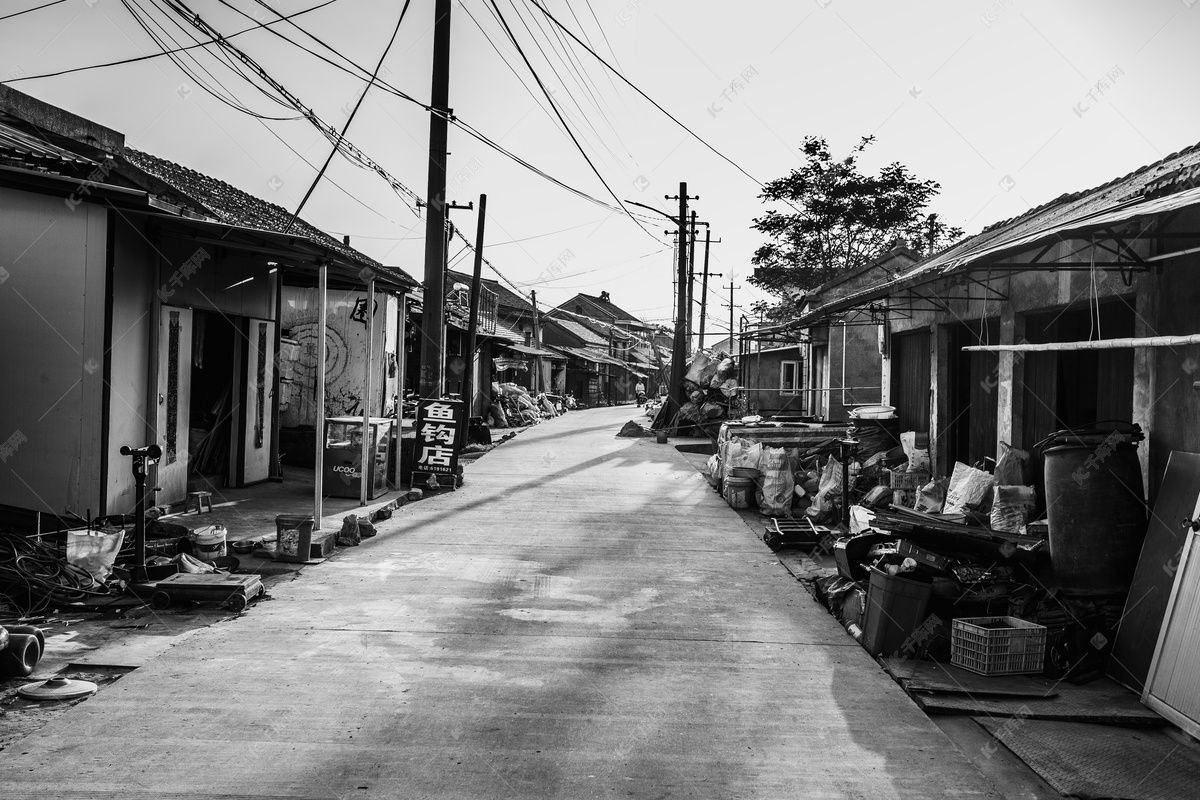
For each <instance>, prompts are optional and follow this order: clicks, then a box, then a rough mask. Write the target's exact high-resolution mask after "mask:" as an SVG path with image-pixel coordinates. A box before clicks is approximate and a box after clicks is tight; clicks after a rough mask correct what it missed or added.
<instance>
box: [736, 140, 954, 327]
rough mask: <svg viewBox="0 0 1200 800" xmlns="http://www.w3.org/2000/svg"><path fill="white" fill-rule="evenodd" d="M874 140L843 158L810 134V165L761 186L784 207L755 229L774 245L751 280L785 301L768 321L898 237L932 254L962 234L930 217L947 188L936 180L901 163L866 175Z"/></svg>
mask: <svg viewBox="0 0 1200 800" xmlns="http://www.w3.org/2000/svg"><path fill="white" fill-rule="evenodd" d="M874 141H875V137H874V136H865V137H863V138H862V140H861V141H859V143H858V144H857V145H856V146H855V147H854V149H853V150H851V152H850V155H849V156H847V157H846V158H844V159H842V160H840V161H838V160H835V159H834V158H833V156H832V155H831V154H830V152H829V143H828V142H826V141H825V139H823V138H820V137H817V136H808V137H805V139H804V147H803V150H804V155H805V159H806V161H805V163H804V165H803V166H801V167H799V168H797V169H794V170H792V172H791V174H789V175H787V176H785V177H783V178H778V179H776V180H773V181H770V182H769V183H767V184H766V186H765V187H764V188H763V191H762V194H760V195H759V197H760V198H761V199H762V200H763V202H764V203H771V204H783V205H785V206H786V209H785V210H783V211H780V210H778V209H776V208H769V209H768V210H767V212H766V214H764V215H763V216H761V217H758V218H757V219H755V220H754V226H753V227H754V228H755V229H756V230H758V231H760V232H762V233H764V234H766V235H767V236H768V237H769V240H768V241H767V243H766V244H764V245H763V246H762V247H760V248H758V250H757V251H756V252H755V254H754V257H753V259H751V263H753V264H754V266H755V270H754V275H753V276H752V277H751V278H750V282H751V283H753V284H754V285H756V286H759V287H761V288H763V289H766V290H767V291H769V292H771V293H772V294H775V295H778V296H780V297H782V298H784V299H785V302H784V303H783V304H782V306H775V307H774V308H771V309H767V310H768V313H769V314H770V316H772V317H775V318H786V317H787V316H790V314H791V313H794V311H795V310H796V309H795V308H794V298H795V296H797V295H800V294H804V293H806V292H807V291H808V290H810V289H813V288H815V287H817V286H820V285H821V284H823V283H825V282H826V281H828V280H830V279H832V278H835V277H837V276H838V275H840V274H842V273H844V272H847V271H849V270H853V269H855V268H857V267H861V266H863V265H865V264H868V263H870V262H871V261H872V260H873V259H875V258H876V257H878V256H879V255H880V254H881V253H882V252H883V251H884V250H886V249H887V248H888V247H890V246H892V245H893V244H894V243H895V242H896V241H897V240H901V241H903V242H904V243H906V244H908V245H909V247H911V248H912V249H914V250H916V251H917V252H919V253H922V254H932V253H934V252H937V251H938V250H940V249H942V248H943V247H945V246H947V245H949V244H950V243H952V242H953V241H955V240H957V239H958V238H959V237H961V236H962V230H961V229H960V228H953V227H949V226H947V225H945V224H944V223H943V222H942V221H941V220H940V219H939V218H938V215H937V214H927V213H926V212H925V208H926V206H927V205H928V204H929V202H930V201H931V200H932V199H933V198H934V197H936V196H937V194H938V190H939V189H941V185H940V184H938V183H937V181H933V180H918V179H917V178H916V176H914V175H913V174H912V173H911V172H909V170H908V168H907V167H905V166H903V165H902V164H899V163H892V164H889V165H887V166H886V167H883V168H882V169H881V170H880V171H879V173H878V174H877V175H865V174H863V173H862V171H861V170H860V169H859V166H858V158H859V156H860V155H861V154H862V153H863V151H865V150H866V149H867V147H868V146H869V145H870V144H871V143H872V142H874Z"/></svg>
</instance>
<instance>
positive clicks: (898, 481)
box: [888, 469, 929, 489]
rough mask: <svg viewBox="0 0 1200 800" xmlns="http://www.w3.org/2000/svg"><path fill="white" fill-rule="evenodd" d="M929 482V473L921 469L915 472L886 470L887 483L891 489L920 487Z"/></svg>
mask: <svg viewBox="0 0 1200 800" xmlns="http://www.w3.org/2000/svg"><path fill="white" fill-rule="evenodd" d="M927 483H929V473H928V472H927V471H925V470H923V469H919V470H917V471H916V472H899V471H897V472H893V471H890V470H889V471H888V485H889V486H891V487H892V488H893V489H920V488H921V487H922V486H924V485H925V484H927Z"/></svg>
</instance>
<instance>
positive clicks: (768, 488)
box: [757, 447, 796, 517]
mask: <svg viewBox="0 0 1200 800" xmlns="http://www.w3.org/2000/svg"><path fill="white" fill-rule="evenodd" d="M758 468H759V470H760V471H761V472H762V477H761V478H760V479H759V481H758V492H757V494H758V509H759V510H760V511H761V512H762V513H763V514H766V515H767V516H768V517H778V516H782V515H785V514H787V513H788V511H789V510H790V509H791V507H792V493H793V491H794V490H795V487H796V482H795V479H794V478H793V477H792V470H791V468H790V467H789V465H788V457H787V451H786V450H784V449H783V448H782V447H768V448H765V449H764V450H763V451H762V455H761V456H760V458H759V460H758Z"/></svg>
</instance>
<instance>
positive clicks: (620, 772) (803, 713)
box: [0, 408, 998, 800]
mask: <svg viewBox="0 0 1200 800" xmlns="http://www.w3.org/2000/svg"><path fill="white" fill-rule="evenodd" d="M635 414H636V412H635V411H634V410H633V409H630V408H624V409H598V410H592V411H580V412H574V413H571V414H569V415H567V416H565V417H562V418H559V419H556V420H551V421H547V422H546V423H544V424H542V425H539V426H537V427H536V428H534V429H531V430H530V431H527V432H525V433H523V434H522V435H521V436H519V437H518V438H516V439H514V440H512V441H510V442H508V443H506V444H504V445H503V446H502V447H500V448H498V449H497V450H495V451H494V452H492V453H489V454H488V455H487V456H485V457H484V458H482V459H480V460H479V461H477V462H475V463H474V464H472V465H471V466H470V467H469V471H468V474H467V484H466V486H464V487H463V488H462V489H461V490H459V491H458V492H455V493H453V494H449V495H445V496H441V497H437V498H433V499H430V500H426V501H423V502H421V503H416V504H413V505H410V506H407V507H405V508H403V509H401V510H400V511H399V512H397V514H396V516H395V517H393V518H392V520H390V521H388V522H385V523H383V525H382V526H381V527H382V533H381V535H380V536H378V537H376V538H374V539H370V540H367V542H366V543H364V544H363V545H362V546H361V547H358V548H353V549H348V550H344V551H341V552H340V553H339V554H338V555H337V556H336V557H334V558H333V559H331V560H329V561H327V562H325V563H323V564H320V565H317V566H313V567H309V568H307V569H305V570H304V572H303V573H302V575H301V576H300V577H299V578H298V579H297V580H295V581H293V582H291V583H288V584H285V585H283V586H281V587H278V588H277V589H276V590H275V591H274V592H273V595H274V599H273V600H271V601H269V602H261V603H259V604H257V605H256V606H254V607H252V608H251V609H250V610H249V611H248V613H246V614H245V615H244V616H243V617H241V618H239V619H236V620H230V621H226V622H222V623H219V624H217V625H214V626H213V627H211V628H208V629H206V630H203V631H201V632H199V633H197V634H195V635H193V636H191V637H189V638H188V639H187V640H186V641H184V642H182V643H181V644H179V645H178V646H176V647H174V648H172V649H171V650H169V651H168V652H166V653H165V654H163V655H161V656H159V657H158V658H156V659H154V660H152V661H151V662H150V663H148V664H147V665H145V666H143V667H141V668H140V669H138V670H136V671H135V672H133V673H131V674H129V675H128V676H126V677H124V678H122V679H121V680H120V681H118V682H117V683H115V684H113V685H112V686H109V687H106V688H104V689H103V690H102V691H101V692H100V694H98V695H97V696H95V697H93V698H92V699H90V700H87V701H86V702H83V703H81V704H80V705H78V706H77V707H75V708H74V709H72V710H71V711H70V712H69V713H67V714H64V715H62V716H61V717H60V718H58V719H56V720H55V721H54V722H52V723H50V724H49V725H47V726H46V727H45V728H43V729H42V730H41V731H39V732H38V733H36V734H34V735H32V736H30V737H28V738H26V739H23V740H21V741H19V742H17V743H15V744H14V745H13V746H12V747H10V748H9V749H8V750H7V751H5V752H3V753H0V798H5V799H6V800H16V798H26V797H28V798H64V799H67V800H70V799H73V798H81V797H122V798H128V797H134V798H137V797H146V798H183V797H187V798H210V797H221V798H226V797H261V798H275V797H303V798H335V797H336V798H364V800H365V799H366V798H425V797H429V798H472V799H475V798H505V797H513V798H542V797H556V798H591V797H622V798H628V797H636V798H659V797H695V798H722V799H724V798H750V797H754V798H786V797H797V798H801V797H802V798H826V797H828V798H844V797H855V798H871V800H878V799H879V798H890V797H905V798H932V797H950V796H952V797H997V796H998V795H996V794H994V793H993V790H992V789H991V788H990V787H989V786H988V785H987V782H986V781H985V780H984V779H983V778H982V777H981V776H980V774H979V773H978V772H976V771H975V770H974V768H973V767H971V766H970V765H969V763H968V761H967V759H966V758H965V757H964V756H963V755H962V754H960V753H959V752H958V751H957V750H956V749H955V747H954V746H953V745H952V744H951V743H950V741H949V740H948V739H947V738H946V737H945V736H944V735H943V734H942V733H940V732H939V731H938V729H937V728H936V727H935V726H934V725H933V724H932V723H931V722H930V721H929V720H928V719H927V718H926V717H925V716H924V715H923V714H922V713H921V712H920V711H919V710H918V709H917V708H916V707H915V706H914V705H913V704H912V703H911V702H910V701H909V700H908V698H907V697H905V696H904V694H903V693H902V692H901V690H900V689H899V687H898V686H896V685H895V684H894V683H893V682H892V681H891V680H890V679H889V678H888V677H887V676H886V675H885V674H884V673H883V672H882V671H881V670H880V669H879V668H878V667H877V666H876V664H875V663H874V661H873V660H872V659H871V658H870V657H869V656H868V655H867V654H866V653H865V652H864V651H863V650H862V649H861V648H860V647H859V646H858V645H857V644H855V643H854V641H853V640H851V639H850V638H849V637H848V636H847V635H846V634H845V633H844V632H843V631H842V630H841V628H840V627H839V626H838V625H837V624H836V623H835V622H834V620H833V619H832V618H831V617H830V616H829V615H828V614H827V613H826V612H825V611H824V609H822V608H821V607H820V606H818V605H817V604H815V603H814V602H813V601H812V600H811V599H810V598H809V596H808V594H807V593H806V592H805V591H804V590H803V588H802V587H801V586H799V585H798V584H797V583H796V581H795V580H794V579H793V578H791V576H790V575H788V573H787V572H786V571H785V570H784V569H783V567H782V566H780V565H779V564H778V562H777V561H776V559H775V558H774V557H773V556H772V554H771V553H770V552H769V551H768V550H767V549H766V548H765V547H764V546H763V545H762V543H761V542H760V541H757V540H756V539H755V537H754V533H753V532H751V531H750V530H748V529H747V528H746V526H745V525H744V524H743V523H742V522H741V520H740V518H739V517H738V516H737V515H736V514H735V513H734V512H732V511H731V510H730V509H729V508H727V507H726V506H725V505H724V503H722V501H721V499H720V498H719V497H718V496H717V495H716V494H715V493H713V492H712V491H711V490H710V489H709V488H708V486H707V484H706V483H705V482H704V480H703V479H702V477H701V476H700V475H698V474H697V473H696V471H695V470H694V469H693V468H691V467H690V466H688V464H687V462H686V460H685V459H684V458H683V457H682V456H681V455H680V454H679V453H678V452H676V451H675V449H674V448H673V447H670V446H664V445H658V444H656V443H655V442H654V440H653V439H617V438H615V437H614V434H615V433H616V431H617V430H618V429H619V428H620V426H621V424H622V423H624V422H625V421H626V420H628V419H630V418H631V417H632V416H634V415H635Z"/></svg>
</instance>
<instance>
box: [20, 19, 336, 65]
mask: <svg viewBox="0 0 1200 800" xmlns="http://www.w3.org/2000/svg"><path fill="white" fill-rule="evenodd" d="M58 1H59V2H66V0H58ZM336 2H337V0H325V2H323V3H320V4H318V5H315V6H312V7H311V8H305V9H303V10H301V11H296V12H294V13H292V14H288V15H287V16H286V17H282V18H281V19H276V20H271V21H270V22H258V23H256V24H255V25H252V26H251V27H249V28H243V29H242V30H240V31H235V32H234V33H231V34H229V35H228V36H226V37H224V38H226V39H232V38H234V37H235V36H241V35H242V34H243V33H250V32H251V31H256V30H258V29H259V28H267V29H269V28H270V26H271V25H276V24H278V23H280V22H283V21H284V20H290V19H292V18H293V17H299V16H302V15H304V14H308V13H310V12H312V11H316V10H317V9H319V8H324V7H325V6H327V5H330V4H332V3H336ZM43 8H44V6H43ZM30 10H31V11H32V10H34V9H30ZM13 16H15V15H13ZM212 44H216V40H215V39H210V40H209V41H207V42H200V43H198V44H190V45H188V46H186V47H180V48H177V49H174V50H166V51H161V52H158V53H149V54H145V55H140V56H134V57H132V58H122V59H118V60H117V61H105V62H104V63H102V64H85V65H84V66H82V67H71V68H69V69H61V70H58V71H57V72H43V73H40V74H38V75H22V76H20V77H17V78H8V79H7V80H4V81H0V83H16V82H17V81H34V80H38V79H41V78H57V77H59V76H61V75H71V74H73V73H76V72H86V71H88V70H93V69H106V68H108V67H120V66H124V65H125V64H136V63H138V62H139V61H150V60H151V59H155V58H163V57H164V56H170V55H173V54H174V53H182V52H185V51H187V50H194V49H196V48H198V47H208V46H209V45H212Z"/></svg>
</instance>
